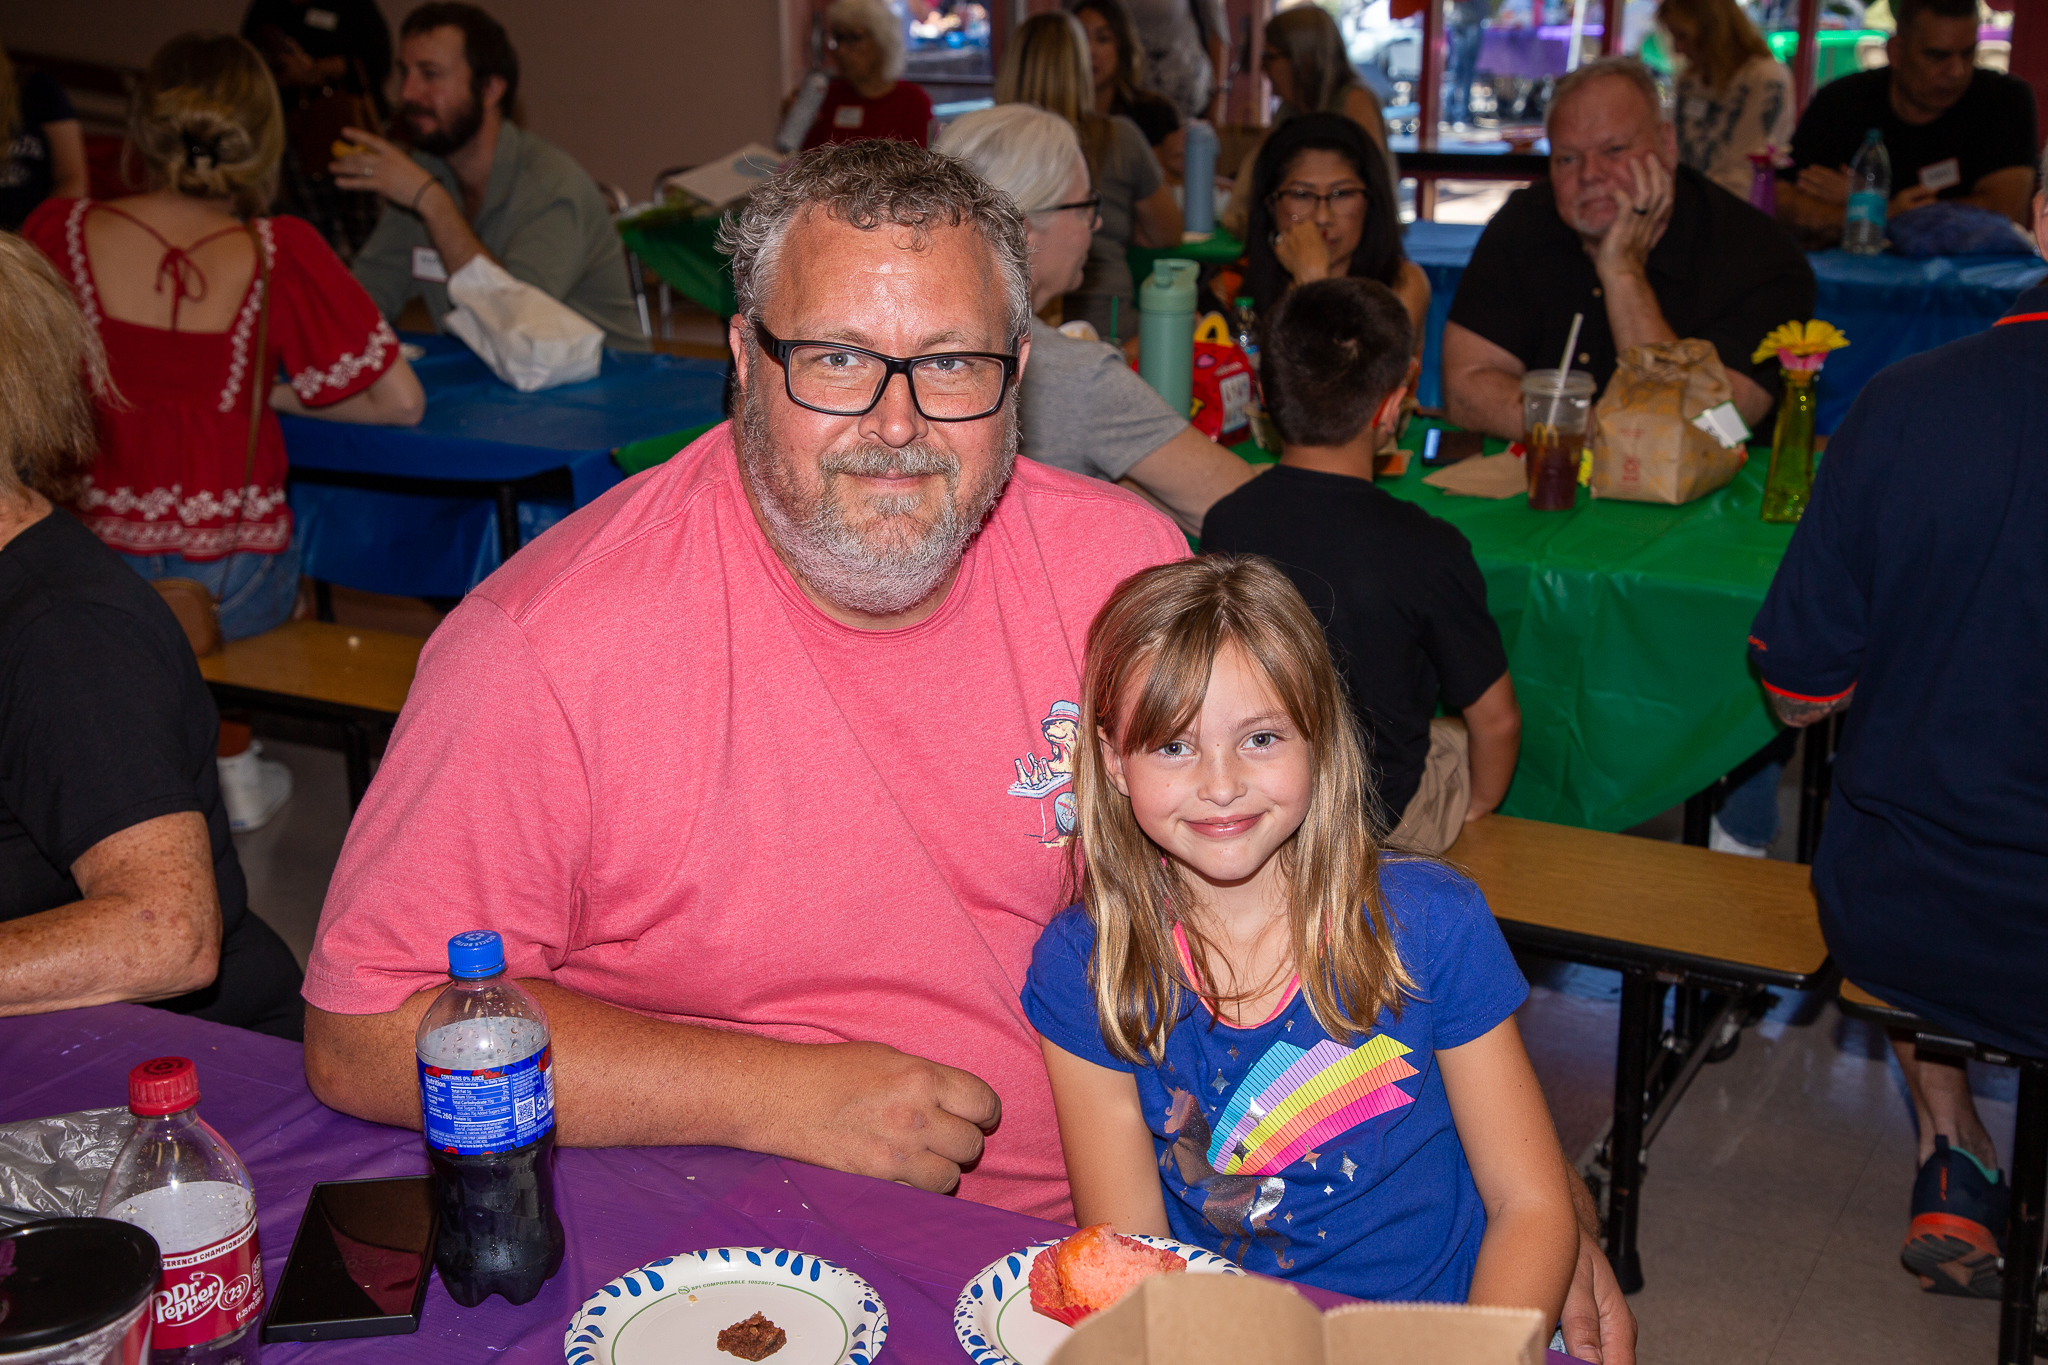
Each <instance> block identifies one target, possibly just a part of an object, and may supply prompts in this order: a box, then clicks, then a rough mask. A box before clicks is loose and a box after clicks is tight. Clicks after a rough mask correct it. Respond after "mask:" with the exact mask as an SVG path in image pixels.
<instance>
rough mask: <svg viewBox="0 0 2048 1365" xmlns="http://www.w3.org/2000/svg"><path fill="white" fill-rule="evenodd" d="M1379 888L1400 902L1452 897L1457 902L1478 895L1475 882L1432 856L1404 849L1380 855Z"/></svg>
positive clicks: (1391, 898) (1450, 899)
mask: <svg viewBox="0 0 2048 1365" xmlns="http://www.w3.org/2000/svg"><path fill="white" fill-rule="evenodd" d="M1380 891H1381V893H1382V894H1384V895H1385V896H1386V897H1387V898H1388V899H1389V900H1393V899H1394V898H1396V897H1399V898H1400V899H1402V900H1403V901H1404V902H1415V901H1430V902H1434V901H1438V900H1445V901H1455V902H1458V903H1460V904H1462V903H1464V902H1466V901H1469V900H1470V899H1472V898H1473V897H1476V896H1478V895H1479V886H1478V883H1476V882H1474V881H1473V880H1472V879H1471V878H1470V877H1468V876H1466V875H1465V874H1464V873H1462V872H1460V871H1458V869H1457V868H1455V867H1452V866H1451V865H1450V864H1449V863H1446V862H1442V861H1440V860H1438V859H1436V858H1424V857H1419V856H1416V855H1414V854H1406V853H1383V854H1381V855H1380Z"/></svg>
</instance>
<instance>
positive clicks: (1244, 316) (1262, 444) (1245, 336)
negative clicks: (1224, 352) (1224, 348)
mask: <svg viewBox="0 0 2048 1365" xmlns="http://www.w3.org/2000/svg"><path fill="white" fill-rule="evenodd" d="M1230 311H1231V313H1232V315H1233V317H1232V322H1231V328H1230V334H1231V340H1233V341H1235V342H1236V343H1237V349H1238V350H1240V351H1242V352H1243V353H1244V358H1245V360H1246V361H1247V362H1248V363H1249V364H1250V365H1251V367H1252V402H1251V419H1252V439H1253V440H1255V441H1257V442H1258V443H1259V448H1260V449H1261V450H1278V449H1279V448H1280V433H1279V432H1278V431H1275V430H1274V429H1273V419H1272V418H1270V417H1268V416H1267V415H1266V397H1265V393H1264V391H1263V390H1262V389H1261V388H1260V387H1259V322H1258V315H1257V313H1256V312H1255V311H1254V305H1253V303H1252V301H1251V300H1250V299H1249V298H1246V297H1243V296H1239V297H1238V298H1237V299H1236V300H1234V301H1233V302H1232V303H1231V305H1230Z"/></svg>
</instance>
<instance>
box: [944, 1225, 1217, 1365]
mask: <svg viewBox="0 0 2048 1365" xmlns="http://www.w3.org/2000/svg"><path fill="white" fill-rule="evenodd" d="M1134 1240H1136V1241H1140V1242H1143V1243H1145V1244H1146V1245H1147V1246H1155V1247H1162V1248H1164V1249H1165V1250H1167V1251H1171V1252H1174V1253H1176V1254H1177V1255H1180V1256H1185V1257H1186V1258H1187V1262H1188V1272H1189V1273H1190V1274H1195V1275H1242V1274H1244V1270H1243V1268H1242V1267H1240V1266H1239V1265H1238V1264H1237V1263H1236V1262H1234V1261H1231V1260H1228V1259H1226V1258H1224V1257H1222V1256H1218V1255H1217V1254H1216V1253H1215V1252H1213V1251H1210V1250H1208V1249H1207V1248H1206V1247H1197V1246H1189V1245H1188V1244H1187V1243H1186V1242H1176V1241H1173V1240H1172V1239H1170V1238H1166V1237H1147V1236H1146V1235H1145V1234H1143V1233H1138V1234H1136V1236H1135V1239H1134ZM1057 1245H1059V1242H1058V1240H1057V1239H1055V1240H1053V1241H1050V1242H1040V1243H1038V1244H1037V1245H1035V1246H1028V1247H1025V1248H1024V1249H1023V1250H1022V1251H1013V1252H1011V1253H1010V1254H1009V1255H1007V1256H1005V1257H1003V1258H1002V1259H1001V1260H999V1261H997V1262H996V1263H995V1264H994V1265H992V1266H990V1267H989V1268H988V1269H986V1270H984V1271H982V1272H981V1273H980V1274H979V1275H976V1276H975V1277H974V1278H973V1279H972V1280H969V1281H968V1282H967V1287H966V1288H965V1289H963V1290H961V1291H960V1301H959V1302H958V1303H956V1304H954V1305H953V1335H954V1336H956V1337H958V1338H960V1346H961V1349H963V1350H965V1351H966V1352H967V1355H968V1358H969V1359H971V1360H972V1361H973V1362H974V1365H1045V1362H1046V1361H1048V1360H1051V1359H1052V1353H1053V1352H1054V1351H1057V1350H1058V1349H1059V1348H1060V1343H1061V1342H1063V1341H1065V1340H1066V1339H1067V1338H1068V1337H1069V1336H1070V1335H1072V1334H1073V1331H1074V1329H1073V1328H1071V1327H1069V1326H1067V1325H1066V1324H1065V1323H1062V1322H1055V1321H1053V1320H1052V1319H1051V1318H1049V1317H1046V1316H1045V1315H1044V1314H1043V1313H1039V1312H1036V1311H1034V1310H1033V1309H1032V1307H1031V1263H1032V1262H1033V1261H1035V1260H1037V1259H1038V1253H1039V1252H1041V1251H1044V1250H1045V1249H1046V1248H1047V1247H1049V1246H1057Z"/></svg>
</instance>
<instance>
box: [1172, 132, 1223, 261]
mask: <svg viewBox="0 0 2048 1365" xmlns="http://www.w3.org/2000/svg"><path fill="white" fill-rule="evenodd" d="M1186 149H1187V150H1186V155H1185V159H1184V160H1183V161H1182V162H1181V168H1182V170H1183V171H1184V172H1185V174H1183V175H1182V177H1181V185H1182V190H1181V200H1182V208H1181V215H1180V218H1181V226H1182V228H1183V229H1185V230H1186V233H1187V236H1188V238H1189V239H1190V240H1197V241H1198V240H1200V239H1202V238H1205V237H1210V236H1213V235H1214V234H1215V232H1216V152H1217V145H1216V130H1215V129H1214V128H1211V127H1210V126H1209V125H1208V124H1206V123H1204V122H1202V120H1200V119H1192V120H1190V121H1189V123H1188V131H1187V139H1186Z"/></svg>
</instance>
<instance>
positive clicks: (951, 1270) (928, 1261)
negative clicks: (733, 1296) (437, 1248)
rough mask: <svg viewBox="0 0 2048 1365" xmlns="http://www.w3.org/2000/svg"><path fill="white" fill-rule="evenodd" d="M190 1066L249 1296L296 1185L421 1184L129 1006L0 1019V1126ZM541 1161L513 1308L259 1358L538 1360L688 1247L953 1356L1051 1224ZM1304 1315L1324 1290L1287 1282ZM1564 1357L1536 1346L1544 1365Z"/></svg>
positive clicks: (237, 1052) (381, 1152)
mask: <svg viewBox="0 0 2048 1365" xmlns="http://www.w3.org/2000/svg"><path fill="white" fill-rule="evenodd" d="M165 1055H177V1056H185V1057H190V1058H191V1059H192V1060H193V1062H194V1063H195V1064H196V1065H197V1066H198V1068H199V1085H200V1096H201V1098H200V1102H199V1112H200V1115H201V1116H202V1117H204V1118H205V1119H206V1120H207V1121H208V1122H209V1123H211V1124H213V1126H214V1127H215V1128H216V1129H218V1130H219V1132H220V1134H221V1136H222V1137H224V1138H226V1139H227V1141H228V1144H229V1145H230V1146H232V1147H233V1148H234V1149H235V1152H236V1154H237V1155H239V1156H240V1157H241V1158H242V1160H243V1162H244V1163H246V1164H247V1165H248V1167H249V1172H250V1175H251V1176H252V1177H253V1178H254V1180H255V1183H256V1202H257V1221H258V1235H259V1237H260V1239H261V1241H262V1245H263V1250H264V1253H265V1254H264V1258H263V1272H264V1275H263V1278H264V1284H265V1286H266V1293H269V1292H275V1290H276V1287H277V1280H278V1277H279V1275H281V1274H282V1273H283V1271H284V1261H285V1253H286V1252H287V1251H288V1250H289V1249H290V1247H291V1240H292V1234H293V1233H294V1232H296V1231H297V1230H298V1225H299V1216H300V1214H302V1213H303V1212H304V1211H305V1206H306V1197H307V1194H308V1192H309V1191H310V1190H311V1188H312V1186H313V1185H314V1184H315V1183H317V1182H319V1181H322V1180H360V1179H368V1178H373V1177H379V1176H403V1175H422V1174H425V1173H426V1169H427V1161H426V1154H425V1152H424V1151H423V1150H422V1149H421V1147H420V1139H419V1135H418V1134H416V1133H412V1132H409V1131H406V1130H403V1129H398V1128H387V1127H385V1126H383V1125H382V1124H375V1123H365V1122H363V1121H362V1120H360V1119H353V1118H349V1117H347V1116H345V1115H342V1114H338V1113H336V1112H335V1111H333V1110H331V1109H329V1108H327V1107H326V1106H325V1105H323V1104H321V1103H320V1102H319V1101H318V1100H316V1099H314V1098H313V1095H312V1093H311V1092H310V1091H309V1090H308V1089H307V1088H306V1080H305V1067H304V1061H303V1056H302V1053H301V1051H300V1049H299V1047H298V1045H297V1044H295V1043H287V1042H281V1041H279V1040H277V1039H275V1038H265V1037H262V1036H260V1035H257V1034H253V1033H246V1032H243V1031H242V1030H239V1029H232V1028H226V1027H223V1026H222V1025H218V1024H209V1023H205V1022H203V1021H201V1020H197V1019H188V1018H185V1017H183V1016H181V1015H175V1014H167V1013H164V1012H163V1011H160V1010H152V1009H148V1008H146V1007H144V1006H139V1005H103V1006H99V1007H97V1008H94V1009H84V1010H73V1011H68V1012H65V1013H61V1014H48V1015H31V1016H26V1017H22V1018H13V1019H6V1020H0V1097H4V1098H0V1122H11V1121H14V1120H17V1119H26V1118H35V1117H39V1116H42V1115H47V1114H59V1113H68V1112H70V1111H73V1110H78V1109H93V1108H103V1107H105V1106H108V1105H114V1104H120V1103H123V1102H125V1100H126V1096H127V1073H128V1069H129V1068H130V1067H132V1066H134V1065H135V1064H136V1063H137V1062H141V1061H146V1060H148V1059H149V1058H151V1057H158V1056H165ZM558 1163H559V1164H558V1165H557V1168H556V1177H557V1190H558V1192H559V1193H558V1198H559V1200H560V1205H561V1207H560V1213H561V1217H562V1226H563V1229H564V1232H565V1233H566V1235H567V1239H568V1252H567V1255H566V1257H565V1259H564V1261H563V1265H562V1270H561V1272H560V1273H559V1274H557V1275H556V1276H555V1278H554V1279H553V1280H551V1281H550V1282H549V1283H548V1285H547V1286H546V1288H544V1289H542V1290H541V1292H540V1294H539V1296H538V1297H537V1298H535V1299H534V1300H533V1301H532V1302H531V1303H527V1304H524V1305H522V1306H520V1307H516V1308H515V1307H513V1306H511V1305H509V1304H507V1303H506V1302H505V1301H504V1300H502V1299H499V1298H495V1297H494V1298H491V1299H488V1300H486V1301H485V1302H484V1303H483V1304H481V1305H479V1306H478V1307H476V1308H470V1309H464V1308H461V1307H458V1306H457V1305H456V1303H455V1302H454V1300H452V1299H450V1298H449V1297H448V1294H447V1291H446V1290H444V1289H443V1288H442V1287H441V1283H440V1280H439V1279H438V1277H437V1278H436V1279H435V1281H434V1283H433V1286H432V1287H431V1288H430V1289H429V1290H428V1292H427V1301H426V1306H425V1308H424V1309H423V1310H422V1312H421V1321H420V1330H419V1331H418V1333H416V1334H415V1335H412V1336H408V1337H371V1338H367V1339H364V1340H360V1341H338V1342H323V1343H320V1344H318V1345H301V1344H296V1343H286V1344H280V1345H272V1346H267V1347H265V1348H264V1352H263V1355H264V1359H265V1361H267V1362H269V1365H288V1362H292V1361H297V1360H300V1359H315V1360H319V1361H323V1362H324V1361H336V1362H340V1361H356V1360H360V1361H371V1360H375V1361H395V1362H410V1361H417V1362H421V1365H450V1363H451V1362H456V1361H468V1360H478V1361H481V1360H501V1359H512V1360H531V1361H540V1362H547V1365H556V1363H557V1362H559V1361H561V1359H562V1334H563V1330H564V1329H565V1328H566V1327H567V1326H568V1323H569V1317H570V1315H571V1314H572V1313H574V1312H575V1310H576V1309H577V1307H578V1306H580V1305H581V1304H582V1302H583V1300H584V1299H585V1298H586V1297H587V1296H588V1295H590V1294H591V1293H592V1292H594V1291H595V1290H596V1289H597V1287H598V1286H599V1285H601V1284H603V1283H604V1282H605V1281H607V1280H609V1279H611V1278H612V1277H614V1276H616V1275H619V1274H621V1273H623V1272H625V1271H627V1270H631V1269H633V1268H634V1267H635V1266H639V1265H644V1264H646V1263H647V1262H649V1261H652V1260H655V1259H657V1258H659V1257H661V1256H666V1255H670V1254H673V1253H675V1252H680V1251H685V1250H695V1249H697V1248H700V1247H716V1246H753V1245H765V1246H780V1247H788V1248H791V1249H792V1250H796V1251H801V1252H803V1253H804V1254H805V1255H816V1256H823V1257H824V1258H825V1259H826V1260H828V1261H835V1262H837V1263H838V1264H840V1265H843V1266H845V1267H846V1268H848V1269H849V1270H852V1271H853V1272H855V1273H856V1274H858V1275H860V1276H862V1277H863V1278H865V1279H866V1280H867V1281H868V1283H870V1284H871V1285H873V1286H874V1287H875V1289H876V1291H877V1292H878V1293H880V1294H881V1296H882V1299H883V1302H884V1303H885V1304H886V1305H887V1307H888V1310H889V1339H888V1344H887V1346H886V1347H885V1348H884V1350H883V1352H882V1357H881V1358H882V1359H883V1360H885V1361H895V1362H899V1363H901V1362H913V1361H914V1362H934V1363H935V1365H936V1363H938V1362H944V1363H945V1365H953V1363H954V1362H958V1361H963V1360H965V1359H966V1353H965V1352H964V1351H962V1350H961V1348H960V1346H959V1344H958V1343H957V1342H956V1341H955V1339H954V1336H953V1325H952V1317H953V1303H954V1300H955V1299H956V1298H958V1297H959V1294H960V1290H961V1288H962V1287H963V1286H964V1285H965V1284H966V1283H967V1282H968V1281H969V1280H970V1279H972V1278H973V1277H974V1276H975V1275H977V1274H979V1273H980V1271H981V1270H982V1268H983V1267H984V1266H986V1265H988V1264H990V1263H991V1262H993V1261H994V1260H995V1259H996V1258H997V1257H999V1256H1001V1255H1003V1254H1005V1253H1006V1252H1010V1251H1014V1250H1016V1249H1017V1248H1019V1247H1022V1246H1027V1245H1029V1244H1030V1243H1033V1242H1037V1241H1042V1240H1044V1239H1045V1238H1048V1237H1056V1236H1059V1235H1061V1234H1063V1233H1064V1232H1067V1231H1070V1229H1067V1228H1064V1227H1062V1226H1061V1225H1059V1224H1057V1223H1048V1222H1044V1221H1042V1220H1040V1219H1036V1218H1028V1217H1025V1216H1024V1215H1022V1214H1015V1213H1009V1212H1006V1211H1005V1210H1002V1209H997V1208H991V1207H989V1206H986V1205H982V1204H974V1203H970V1202H968V1201H965V1200H961V1199H956V1198H950V1197H947V1196H943V1195H935V1194H928V1193H926V1192H924V1191H922V1190H912V1189H908V1188H905V1187H903V1186H900V1185H895V1184H891V1183H890V1182H888V1181H883V1180H873V1179H869V1178H868V1177H865V1176H857V1175H848V1174H845V1173H844V1172H840V1171H830V1170H825V1169H823V1168H821V1167H817V1166H809V1165H805V1164H804V1163H802V1162H798V1161H789V1160H785V1159H782V1158H778V1157H770V1156H762V1155H760V1154H758V1153H754V1152H739V1151H732V1150H728V1149H726V1148H719V1147H640V1148H601V1149H577V1150H566V1149H565V1150H562V1151H560V1152H559V1154H558ZM1299 1287H1300V1288H1301V1290H1302V1292H1303V1293H1304V1294H1305V1295H1306V1296H1307V1297H1308V1298H1309V1299H1310V1300H1311V1301H1312V1302H1314V1303H1315V1304H1316V1305H1317V1306H1318V1307H1321V1308H1328V1307H1331V1306H1333V1305H1336V1304H1340V1303H1345V1302H1348V1300H1347V1299H1346V1298H1345V1297H1344V1296H1343V1295H1341V1294H1332V1293H1328V1292H1327V1291H1324V1290H1320V1289H1314V1288H1311V1287H1308V1286H1299ZM1567 1359H1568V1358H1567V1357H1565V1356H1561V1355H1557V1354H1555V1353H1552V1355H1551V1361H1552V1362H1553V1365H1564V1362H1566V1361H1567Z"/></svg>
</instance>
